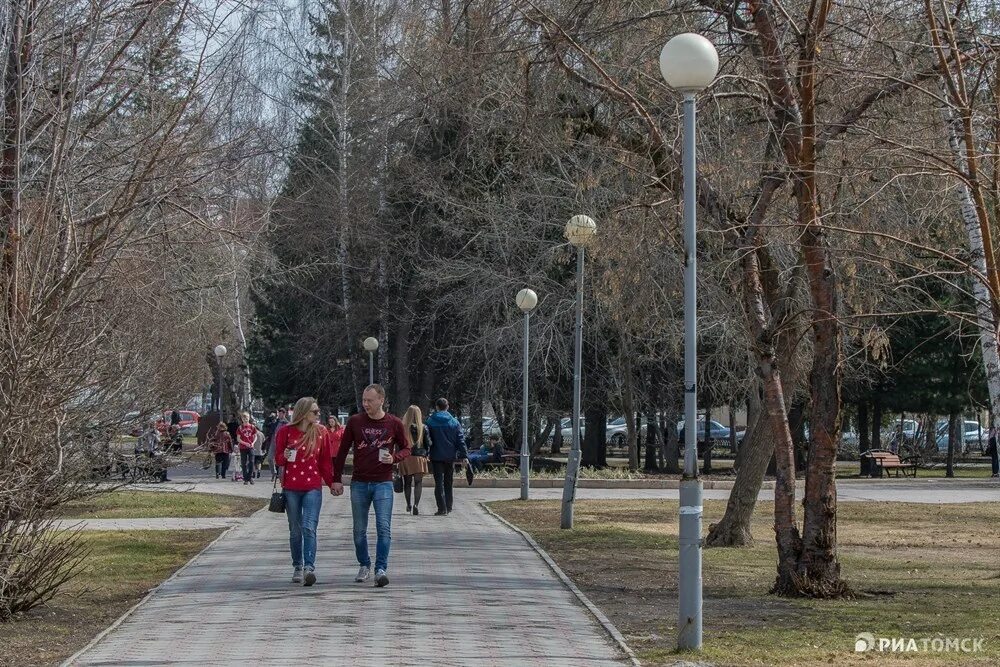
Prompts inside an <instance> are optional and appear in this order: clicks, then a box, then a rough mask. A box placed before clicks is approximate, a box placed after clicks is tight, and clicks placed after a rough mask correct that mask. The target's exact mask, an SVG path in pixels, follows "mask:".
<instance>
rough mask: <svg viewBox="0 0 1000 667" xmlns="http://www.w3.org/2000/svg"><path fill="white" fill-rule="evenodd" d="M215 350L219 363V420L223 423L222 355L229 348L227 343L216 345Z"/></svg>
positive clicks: (224, 354) (217, 397) (216, 359)
mask: <svg viewBox="0 0 1000 667" xmlns="http://www.w3.org/2000/svg"><path fill="white" fill-rule="evenodd" d="M213 352H214V353H215V361H216V363H218V365H219V381H218V382H217V383H216V385H217V392H216V393H217V396H216V400H217V401H218V410H219V422H220V423H221V422H222V357H224V356H226V353H227V352H229V350H227V349H226V346H225V345H216V346H215V349H214V350H213Z"/></svg>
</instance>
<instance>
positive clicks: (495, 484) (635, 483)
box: [472, 477, 774, 491]
mask: <svg viewBox="0 0 1000 667" xmlns="http://www.w3.org/2000/svg"><path fill="white" fill-rule="evenodd" d="M563 484H564V480H562V479H532V480H531V488H533V489H561V488H563ZM703 484H704V488H705V489H714V490H722V491H731V490H732V489H733V484H734V482H731V481H728V480H713V479H705V480H703ZM576 485H577V488H580V489H679V488H680V480H678V479H578V480H577V483H576ZM472 488H474V489H476V488H479V489H519V488H521V480H520V479H506V478H505V479H490V478H482V477H477V478H476V479H475V480H474V481H473V482H472ZM760 488H761V489H762V490H772V489H774V482H773V481H766V482H764V483H763V484H762V485H761V487H760Z"/></svg>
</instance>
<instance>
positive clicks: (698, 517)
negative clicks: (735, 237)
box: [660, 33, 719, 650]
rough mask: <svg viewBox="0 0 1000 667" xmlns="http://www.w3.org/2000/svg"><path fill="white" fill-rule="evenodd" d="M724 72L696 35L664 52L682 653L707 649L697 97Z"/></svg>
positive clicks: (679, 638)
mask: <svg viewBox="0 0 1000 667" xmlns="http://www.w3.org/2000/svg"><path fill="white" fill-rule="evenodd" d="M718 72H719V54H718V52H717V51H716V50H715V47H714V46H712V43H711V42H710V41H708V40H707V39H705V38H704V37H702V36H701V35H696V34H694V33H684V34H682V35H677V36H675V37H673V38H671V39H670V41H668V42H667V43H666V45H664V47H663V50H662V51H660V73H661V74H662V75H663V79H664V80H665V81H666V82H667V85H668V86H670V87H671V88H673V89H674V90H677V91H678V92H680V93H681V94H683V96H684V156H683V166H684V259H685V263H684V424H685V425H686V428H685V429H684V476H683V478H681V483H680V530H679V540H678V542H679V546H680V558H679V568H678V580H679V581H678V625H677V627H678V631H677V647H678V648H680V649H694V650H700V649H701V644H702V582H701V561H702V554H701V548H702V547H701V524H702V482H701V480H700V479H698V445H697V438H698V429H697V428H696V427H695V426H696V424H697V423H698V416H697V413H698V387H697V379H698V348H697V340H698V329H697V323H698V319H697V317H698V291H697V289H698V287H697V273H698V265H697V252H696V250H697V247H696V243H697V238H696V231H697V220H696V215H697V210H696V206H697V181H696V174H697V172H696V164H695V156H696V153H695V95H696V94H697V93H698V92H700V91H702V90H704V89H705V88H708V87H709V86H710V85H711V84H712V81H713V80H715V75H716V74H718Z"/></svg>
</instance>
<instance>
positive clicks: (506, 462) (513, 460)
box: [483, 454, 521, 470]
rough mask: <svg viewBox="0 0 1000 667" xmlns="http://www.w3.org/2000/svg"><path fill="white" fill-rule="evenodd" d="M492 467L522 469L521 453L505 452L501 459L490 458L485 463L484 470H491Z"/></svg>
mask: <svg viewBox="0 0 1000 667" xmlns="http://www.w3.org/2000/svg"><path fill="white" fill-rule="evenodd" d="M490 468H506V469H508V470H520V469H521V455H520V454H504V455H503V457H501V460H500V461H496V460H493V459H490V460H489V461H487V462H486V463H484V464H483V470H489V469H490Z"/></svg>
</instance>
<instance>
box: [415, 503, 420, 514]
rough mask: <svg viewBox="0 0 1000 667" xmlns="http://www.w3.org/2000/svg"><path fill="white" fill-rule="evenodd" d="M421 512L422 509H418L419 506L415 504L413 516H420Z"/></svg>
mask: <svg viewBox="0 0 1000 667" xmlns="http://www.w3.org/2000/svg"><path fill="white" fill-rule="evenodd" d="M419 514H420V510H418V509H417V507H416V506H415V505H414V507H413V516H418V515H419Z"/></svg>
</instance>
